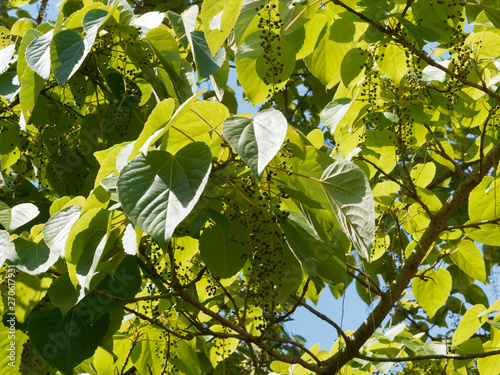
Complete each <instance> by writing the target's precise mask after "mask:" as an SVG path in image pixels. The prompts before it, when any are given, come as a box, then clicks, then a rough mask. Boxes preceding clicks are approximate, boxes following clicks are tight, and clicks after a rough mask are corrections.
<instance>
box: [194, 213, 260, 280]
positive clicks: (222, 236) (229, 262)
mask: <svg viewBox="0 0 500 375" xmlns="http://www.w3.org/2000/svg"><path fill="white" fill-rule="evenodd" d="M250 252H251V248H250V243H249V242H248V231H247V228H246V227H245V226H244V225H242V224H240V223H238V222H236V221H232V222H231V227H230V229H229V230H227V231H225V230H224V229H223V228H222V227H221V226H219V225H214V226H212V227H210V228H206V229H205V230H204V231H203V234H202V235H201V239H200V255H201V259H203V261H204V262H205V263H206V265H207V267H208V269H209V270H210V272H211V273H213V274H214V275H215V276H218V277H220V278H222V279H226V278H229V277H231V276H234V275H235V274H236V273H237V272H238V271H240V270H241V268H242V267H243V266H244V265H245V262H246V257H245V256H244V255H245V254H249V253H250Z"/></svg>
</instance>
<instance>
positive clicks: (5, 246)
mask: <svg viewBox="0 0 500 375" xmlns="http://www.w3.org/2000/svg"><path fill="white" fill-rule="evenodd" d="M16 256H17V255H16V248H15V246H14V244H13V243H12V242H11V240H10V235H9V232H7V231H6V230H0V263H1V264H3V263H4V262H5V260H6V259H12V258H15V257H16Z"/></svg>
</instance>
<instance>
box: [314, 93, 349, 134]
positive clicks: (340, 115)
mask: <svg viewBox="0 0 500 375" xmlns="http://www.w3.org/2000/svg"><path fill="white" fill-rule="evenodd" d="M353 102H354V100H351V99H347V98H344V99H336V100H334V101H332V102H330V103H328V105H327V106H326V107H325V108H324V109H323V111H322V112H321V115H320V119H321V122H322V123H323V125H325V126H326V127H327V129H328V130H329V131H330V134H331V135H332V136H333V135H334V134H335V130H336V129H337V126H338V125H339V124H340V125H345V124H347V120H345V121H342V120H343V119H344V117H345V115H346V113H347V111H349V108H350V107H351V104H352V103H353Z"/></svg>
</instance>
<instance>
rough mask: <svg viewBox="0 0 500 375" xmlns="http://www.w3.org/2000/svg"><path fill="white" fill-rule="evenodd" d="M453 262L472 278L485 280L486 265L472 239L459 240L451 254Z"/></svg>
mask: <svg viewBox="0 0 500 375" xmlns="http://www.w3.org/2000/svg"><path fill="white" fill-rule="evenodd" d="M451 259H453V261H454V262H455V264H456V265H457V266H458V267H459V268H460V269H461V270H462V271H464V272H465V273H466V274H467V275H469V276H470V277H472V278H473V279H476V280H479V281H482V282H483V283H485V282H486V267H485V265H484V258H483V255H482V254H481V251H480V250H479V249H478V247H477V246H476V244H474V242H472V241H467V240H464V241H461V242H460V243H459V244H458V246H457V250H456V251H455V252H454V253H452V254H451Z"/></svg>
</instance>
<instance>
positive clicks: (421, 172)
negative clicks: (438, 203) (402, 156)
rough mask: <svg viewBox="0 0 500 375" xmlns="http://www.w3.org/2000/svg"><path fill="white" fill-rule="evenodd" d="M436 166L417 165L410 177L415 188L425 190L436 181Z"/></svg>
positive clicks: (430, 164) (429, 164) (430, 163)
mask: <svg viewBox="0 0 500 375" xmlns="http://www.w3.org/2000/svg"><path fill="white" fill-rule="evenodd" d="M435 174H436V165H435V164H434V163H432V162H429V163H425V164H417V165H415V166H414V167H413V168H412V169H411V171H410V177H411V179H412V180H413V183H414V184H415V186H419V187H422V188H425V187H426V186H427V185H429V184H430V183H431V182H432V180H433V179H434V175H435Z"/></svg>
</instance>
